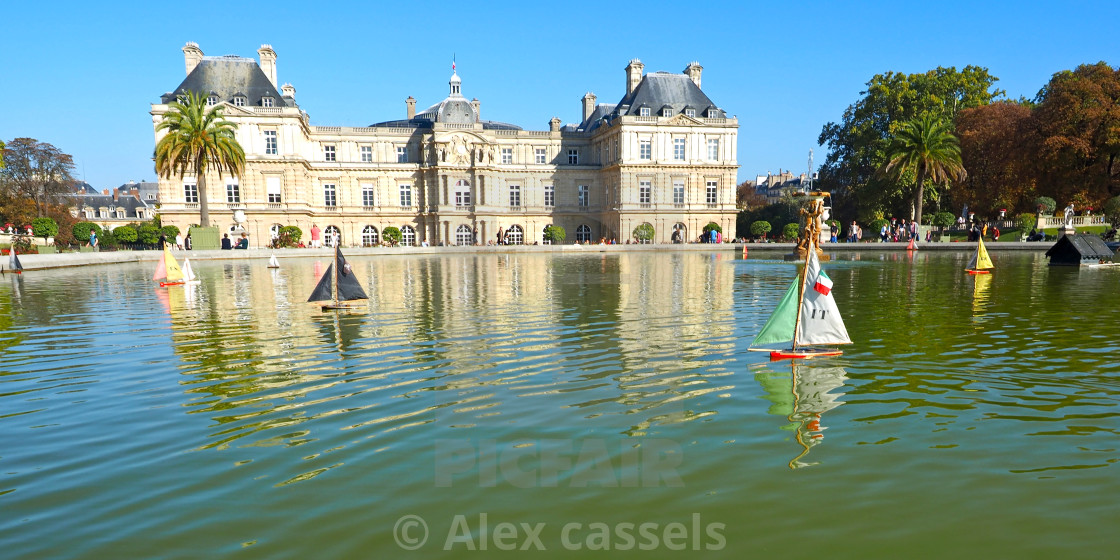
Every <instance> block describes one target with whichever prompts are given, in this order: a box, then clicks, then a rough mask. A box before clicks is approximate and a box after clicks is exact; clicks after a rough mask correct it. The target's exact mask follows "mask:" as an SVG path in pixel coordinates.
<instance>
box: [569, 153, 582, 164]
mask: <svg viewBox="0 0 1120 560" xmlns="http://www.w3.org/2000/svg"><path fill="white" fill-rule="evenodd" d="M568 165H579V150H568Z"/></svg>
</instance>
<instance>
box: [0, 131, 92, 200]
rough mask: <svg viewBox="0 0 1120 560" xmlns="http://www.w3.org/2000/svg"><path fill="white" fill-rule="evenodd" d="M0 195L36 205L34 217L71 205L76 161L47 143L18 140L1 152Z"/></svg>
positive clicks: (33, 140)
mask: <svg viewBox="0 0 1120 560" xmlns="http://www.w3.org/2000/svg"><path fill="white" fill-rule="evenodd" d="M2 153H3V154H4V162H5V166H4V167H3V168H2V169H0V194H3V195H5V196H7V197H9V198H17V199H26V200H29V201H31V202H33V203H34V205H35V216H36V217H42V216H45V215H46V212H47V210H48V209H49V208H50V207H52V206H59V205H68V203H69V202H70V200H71V197H72V195H73V185H74V177H73V175H72V172H73V171H74V158H73V156H71V155H70V154H66V153H63V152H62V150H59V149H58V148H56V147H54V146H53V145H51V144H48V143H46V142H40V141H38V140H36V139H34V138H16V139H13V140H12V141H11V142H9V143H8V144H7V146H6V147H5V148H4V149H3V150H2Z"/></svg>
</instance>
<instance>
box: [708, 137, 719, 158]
mask: <svg viewBox="0 0 1120 560" xmlns="http://www.w3.org/2000/svg"><path fill="white" fill-rule="evenodd" d="M708 159H709V160H711V161H717V160H719V138H709V139H708Z"/></svg>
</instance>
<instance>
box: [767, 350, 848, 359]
mask: <svg viewBox="0 0 1120 560" xmlns="http://www.w3.org/2000/svg"><path fill="white" fill-rule="evenodd" d="M843 353H844V352H843V351H842V350H809V349H806V350H774V351H771V352H770V360H771V361H774V360H788V359H791V358H797V359H806V360H807V359H809V358H817V357H820V356H839V355H841V354H843Z"/></svg>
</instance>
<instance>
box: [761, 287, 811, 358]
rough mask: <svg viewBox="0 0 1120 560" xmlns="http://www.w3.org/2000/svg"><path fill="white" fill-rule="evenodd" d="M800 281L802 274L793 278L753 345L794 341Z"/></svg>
mask: <svg viewBox="0 0 1120 560" xmlns="http://www.w3.org/2000/svg"><path fill="white" fill-rule="evenodd" d="M800 283H801V277H800V276H798V277H796V278H794V279H793V282H792V283H791V284H790V285H789V289H788V290H786V295H785V296H783V297H782V301H780V302H778V307H776V308H775V309H774V313H773V314H771V315H770V319H768V320H767V321H766V324H765V325H763V326H762V330H761V331H759V332H758V336H756V337H755V339H754V342H752V343H751V346H755V345H758V344H773V343H776V342H792V341H793V331H794V329H795V328H796V327H797V307H798V304H799V303H800V302H799V301H798V298H797V292H798V284H800Z"/></svg>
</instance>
